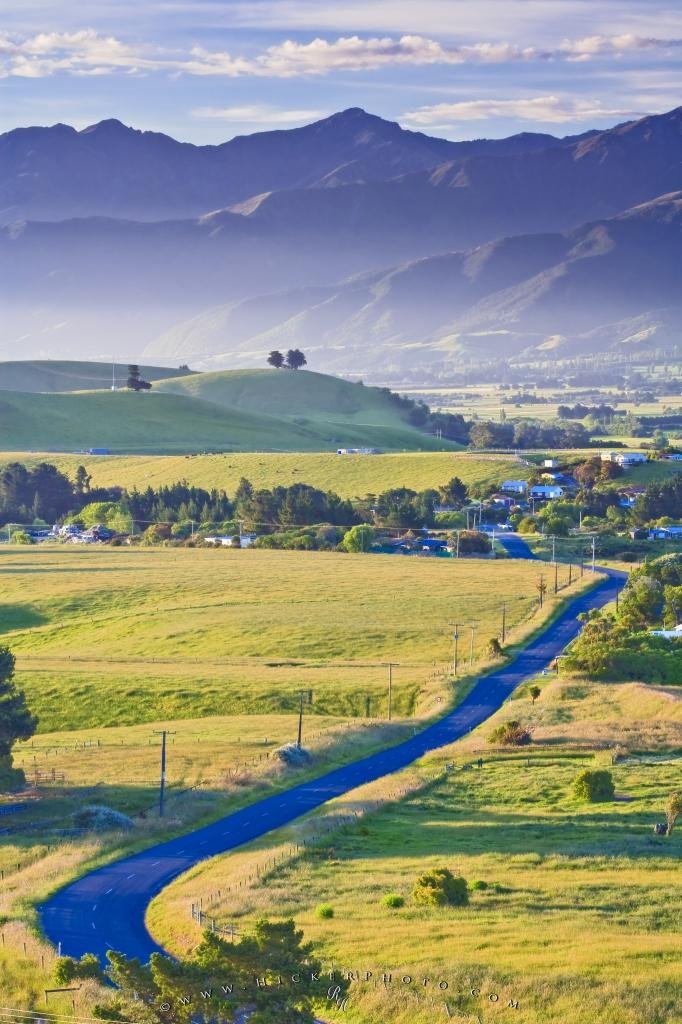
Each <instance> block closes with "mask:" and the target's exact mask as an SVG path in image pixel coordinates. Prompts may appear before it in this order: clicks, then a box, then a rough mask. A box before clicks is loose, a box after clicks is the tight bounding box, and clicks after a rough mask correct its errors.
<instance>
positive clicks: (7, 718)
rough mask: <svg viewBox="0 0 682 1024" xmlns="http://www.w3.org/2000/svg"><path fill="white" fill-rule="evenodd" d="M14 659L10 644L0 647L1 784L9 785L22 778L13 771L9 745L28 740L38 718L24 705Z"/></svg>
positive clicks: (24, 701) (24, 700)
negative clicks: (18, 686) (15, 677)
mask: <svg viewBox="0 0 682 1024" xmlns="http://www.w3.org/2000/svg"><path fill="white" fill-rule="evenodd" d="M14 665H15V658H14V655H13V654H12V652H11V651H10V649H9V647H0V783H1V782H2V780H3V778H6V779H7V780H8V781H9V784H10V785H11V786H14V785H15V784H16V783H19V782H20V781H21V776H19V775H18V774H17V773H13V772H12V747H13V746H14V744H15V743H16V741H17V740H28V739H30V738H31V736H32V735H33V733H34V732H35V731H36V726H37V724H38V720H37V718H36V717H35V715H33V714H32V713H31V711H30V710H29V708H28V705H27V704H26V697H25V696H24V694H23V692H22V691H21V690H18V689H17V688H16V686H15V684H14Z"/></svg>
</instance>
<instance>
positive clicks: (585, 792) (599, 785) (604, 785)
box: [573, 768, 615, 804]
mask: <svg viewBox="0 0 682 1024" xmlns="http://www.w3.org/2000/svg"><path fill="white" fill-rule="evenodd" d="M573 792H574V793H575V795H576V796H577V797H578V798H579V799H580V800H587V801H588V803H591V804H595V803H600V802H602V801H605V800H613V794H614V793H615V786H614V785H613V778H612V777H611V772H607V771H606V770H605V769H593V768H585V769H584V771H582V772H580V774H579V775H577V776H576V778H575V780H574V782H573Z"/></svg>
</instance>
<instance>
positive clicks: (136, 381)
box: [126, 363, 151, 391]
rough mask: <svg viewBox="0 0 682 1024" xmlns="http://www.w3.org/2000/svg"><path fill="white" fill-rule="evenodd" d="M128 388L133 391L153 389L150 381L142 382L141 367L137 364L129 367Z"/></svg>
mask: <svg viewBox="0 0 682 1024" xmlns="http://www.w3.org/2000/svg"><path fill="white" fill-rule="evenodd" d="M126 387H127V388H129V389H130V390H131V391H149V390H150V389H151V384H150V383H149V381H146V380H142V376H141V374H140V367H139V366H138V365H137V364H136V363H131V364H130V366H129V367H128V379H127V381H126Z"/></svg>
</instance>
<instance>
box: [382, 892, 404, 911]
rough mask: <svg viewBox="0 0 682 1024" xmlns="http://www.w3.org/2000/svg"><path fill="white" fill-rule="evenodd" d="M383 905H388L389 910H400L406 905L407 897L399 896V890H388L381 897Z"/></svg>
mask: <svg viewBox="0 0 682 1024" xmlns="http://www.w3.org/2000/svg"><path fill="white" fill-rule="evenodd" d="M381 903H382V906H384V907H388V909H389V910H398V909H399V908H400V907H404V906H405V898H404V897H403V896H399V895H398V893H397V892H387V893H386V895H385V896H382V897H381Z"/></svg>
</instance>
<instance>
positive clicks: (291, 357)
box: [268, 348, 308, 370]
mask: <svg viewBox="0 0 682 1024" xmlns="http://www.w3.org/2000/svg"><path fill="white" fill-rule="evenodd" d="M307 363H308V360H307V359H306V357H305V355H304V353H303V352H301V350H300V348H290V349H289V351H288V352H287V353H286V355H284V353H282V352H280V351H279V349H276V348H275V349H273V350H272V352H271V353H270V355H269V356H268V365H269V366H274V368H275V369H276V370H282V369H284V370H300V369H301V367H302V366H306V365H307Z"/></svg>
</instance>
